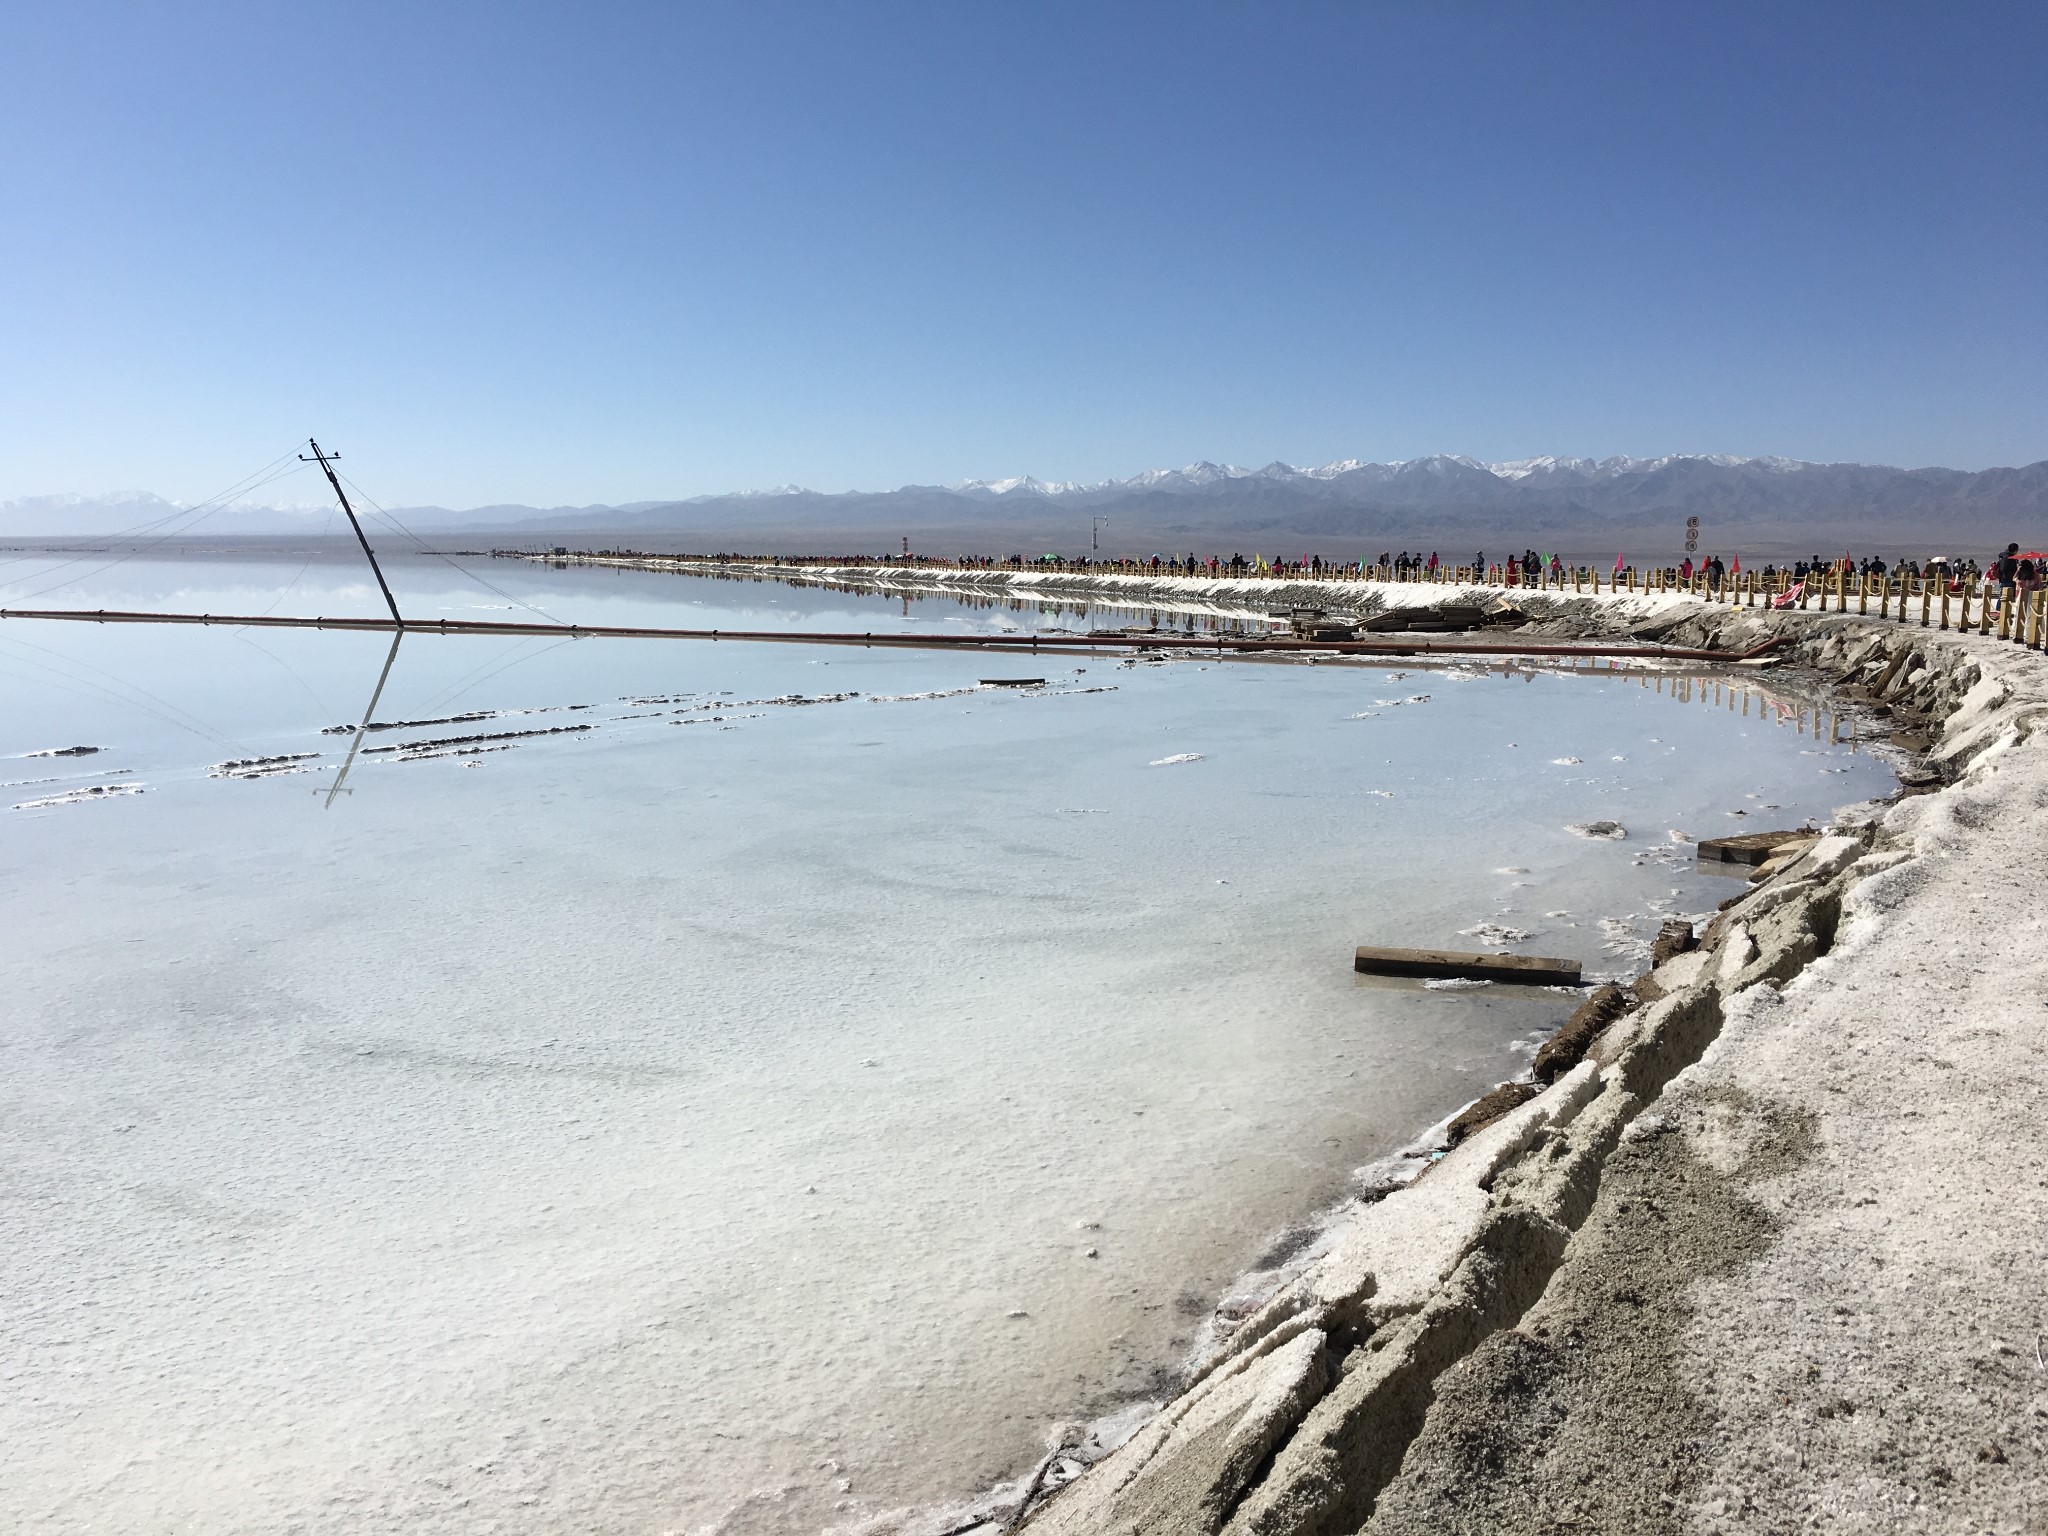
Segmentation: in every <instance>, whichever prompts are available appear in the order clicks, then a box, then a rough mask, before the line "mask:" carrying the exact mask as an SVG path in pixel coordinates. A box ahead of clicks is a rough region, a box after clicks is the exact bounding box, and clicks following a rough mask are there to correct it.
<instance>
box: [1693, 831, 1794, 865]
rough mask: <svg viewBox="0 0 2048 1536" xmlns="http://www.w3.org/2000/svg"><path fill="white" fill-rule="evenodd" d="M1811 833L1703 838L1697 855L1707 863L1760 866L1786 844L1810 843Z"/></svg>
mask: <svg viewBox="0 0 2048 1536" xmlns="http://www.w3.org/2000/svg"><path fill="white" fill-rule="evenodd" d="M1815 835H1816V834H1815V833H1813V832H1750V833H1747V834H1745V835H1744V836H1742V837H1703V838H1701V839H1700V842H1699V854H1700V857H1701V858H1702V859H1705V860H1707V861H1709V862H1714V861H1719V862H1720V863H1723V864H1761V863H1763V861H1764V860H1765V859H1768V858H1769V857H1770V856H1771V854H1772V852H1773V851H1774V850H1776V849H1778V848H1782V847H1783V846H1784V845H1785V844H1787V843H1797V842H1806V841H1810V840H1811V839H1812V838H1813V837H1814V836H1815Z"/></svg>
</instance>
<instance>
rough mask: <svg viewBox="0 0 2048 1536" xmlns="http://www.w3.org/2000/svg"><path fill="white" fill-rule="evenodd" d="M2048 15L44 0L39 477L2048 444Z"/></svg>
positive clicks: (1904, 452)
mask: <svg viewBox="0 0 2048 1536" xmlns="http://www.w3.org/2000/svg"><path fill="white" fill-rule="evenodd" d="M2044 45H2048V6H2043V5H2041V4H2039V3H2033V4H2014V5H1990V4H1985V5H1972V4H1943V5H1937V4H1926V5H1887V4H1883V3H1867V0H1866V3H1855V4H1834V5H1830V4H1819V3H1815V4H1789V5H1788V4H1782V3H1778V4H1758V5H1753V6H1749V5H1740V4H1699V5H1692V6H1685V5H1666V4H1655V3H1652V4H1644V3H1640V0H1634V3H1627V4H1616V5H1575V4H1569V3H1542V4H1533V3H1532V4H1519V5H1517V4H1470V5H1459V4H1448V3H1437V4H1402V3H1390V4H1363V3H1360V4H1345V5H1339V4H1328V5H1288V4H1256V5H1254V4H1244V5H1229V6H1218V5H1201V4H1187V3H1182V4H1171V5H1168V4H1161V5H1156V6H1153V5H1113V4H1087V5H1073V6H1065V5H1056V4H1030V5H1025V4H1014V5H1001V4H994V3H957V0H956V3H947V4H931V5H890V4H870V3H862V4H817V5H809V6H786V5H778V4H772V3H761V0H749V3H746V4H732V5H700V6H683V5H671V4H606V3H599V0H578V3H574V4H569V3H559V4H519V3H492V4H473V5H470V4H452V3H435V0H411V3H405V4H380V3H368V0H349V3H348V4H342V5H325V6H317V7H316V6H307V5H299V4H287V3H278V4H209V3H203V0H181V3H179V4H175V5H166V4H158V3H141V0H136V3H129V4H114V3H95V0H64V3H29V0H0V498H4V497H7V496H13V495H21V494H32V493H41V492H49V491H57V490H84V491H99V490H106V489H111V488H115V487H133V488H147V489H153V490H156V491H159V492H161V493H162V494H165V495H171V496H177V497H183V498H194V497H197V496H201V495H204V494H206V493H208V492H210V491H212V490H214V489H215V488H216V487H217V486H219V485H221V484H224V483H226V482H228V481H231V480H233V479H234V478H236V477H237V476H238V475H240V474H241V473H242V472H243V471H245V470H246V469H248V468H251V467H253V466H254V465H255V464H257V463H260V462H261V461H263V460H265V459H267V458H269V457H270V456H271V455H272V454H274V453H276V452H278V451H280V450H282V449H283V448H284V447H286V446H287V445H288V444H289V443H290V442H291V441H292V440H293V439H294V438H303V437H304V436H305V435H306V434H307V433H309V432H311V433H315V434H317V435H319V436H320V437H321V438H322V439H323V440H324V441H330V442H333V443H336V444H339V445H340V446H341V447H342V448H343V450H344V451H345V452H346V453H347V454H348V456H349V459H350V461H351V467H352V468H353V470H354V471H355V473H356V475H357V476H358V478H360V479H361V480H362V481H363V483H364V484H365V485H366V486H368V487H370V488H371V489H372V490H373V491H374V492H375V493H376V494H377V495H378V496H379V497H380V499H384V500H388V501H394V502H411V503H418V502H427V501H436V502H441V503H444V504H451V505H459V506H466V505H472V504H477V503H484V502H491V501H500V500H518V501H525V502H532V503H539V504H552V503H558V502H579V503H580V502H586V501H621V500H630V499H640V498H652V497H657V496H670V495H687V494H693V493H697V492H702V491H717V490H729V489H738V488H743V487H750V486H765V485H770V484H775V483H779V482H783V481H797V482H799V483H802V484H806V485H810V486H814V487H816V488H819V489H825V490H842V489H846V488H849V487H861V488H886V487H890V486H894V485H897V484H901V483H904V482H906V481H942V480H947V479H952V478H956V477H960V476H966V475H981V476H996V475H1004V474H1016V473H1027V472H1028V473H1033V474H1037V475H1040V476H1042V477H1047V478H1053V477H1068V478H1086V479H1094V478H1100V477H1102V476H1106V475H1123V474H1129V473H1132V472H1134V471H1136V470H1139V469H1142V468H1145V467H1148V466H1153V465H1171V464H1180V463H1184V462H1187V461H1189V460H1192V459H1197V458H1212V459H1230V460H1235V461H1238V462H1242V463H1249V464H1262V463H1265V462H1267V461H1269V460H1271V459H1275V458H1280V459H1286V460H1288V461H1290V462H1295V463H1318V462H1323V461H1326V460H1329V459H1333V458H1338V457H1349V456H1360V457H1367V458H1405V457H1412V456H1415V455H1418V454H1425V453H1433V452H1460V453H1469V454H1473V455H1475V456H1478V457H1481V458H1489V459H1499V458H1513V457H1522V456H1526V455H1531V454H1537V453H1573V454H1594V455H1605V454H1609V453H1633V454H1652V453H1660V452H1671V451H1719V452H1732V453H1743V454H1753V453H1781V454H1786V455H1791V456H1794V457H1800V458H1819V459H1866V460H1875V461H1882V462H1889V463H1906V464H1928V463H1940V464H1950V465H1956V466H1960V467H1966V468H1975V467H1981V466H1983V465H1987V464H1996V463H2024V462H2029V461H2032V460H2036V459H2040V458H2043V457H2048V294H2044V287H2048V46H2044ZM314 495H315V493H314V491H313V489H312V487H310V486H309V487H305V488H304V491H303V495H302V497H301V498H300V499H306V500H311V499H314ZM288 499H289V498H288Z"/></svg>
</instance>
